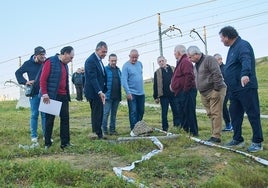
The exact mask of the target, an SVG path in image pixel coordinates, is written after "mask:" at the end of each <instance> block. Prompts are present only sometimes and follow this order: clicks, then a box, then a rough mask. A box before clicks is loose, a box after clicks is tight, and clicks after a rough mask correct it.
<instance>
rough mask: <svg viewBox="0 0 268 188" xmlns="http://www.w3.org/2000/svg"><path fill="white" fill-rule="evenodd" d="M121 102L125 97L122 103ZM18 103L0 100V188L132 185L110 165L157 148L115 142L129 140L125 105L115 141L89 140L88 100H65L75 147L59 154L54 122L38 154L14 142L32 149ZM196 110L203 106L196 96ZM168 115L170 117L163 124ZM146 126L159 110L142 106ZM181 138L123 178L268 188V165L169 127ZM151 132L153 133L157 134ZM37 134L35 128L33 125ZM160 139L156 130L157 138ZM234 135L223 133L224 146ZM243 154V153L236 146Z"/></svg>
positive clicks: (263, 100) (148, 87)
mask: <svg viewBox="0 0 268 188" xmlns="http://www.w3.org/2000/svg"><path fill="white" fill-rule="evenodd" d="M267 71H268V63H267V61H265V62H260V63H258V66H257V73H258V79H259V97H260V108H261V113H262V114H268V99H267V88H268V78H267V76H266V73H267ZM145 91H146V102H148V103H153V98H152V83H146V84H145ZM124 100H125V98H124ZM16 102H17V101H5V102H1V103H0V147H1V150H0V174H1V176H0V185H1V187H49V188H51V187H52V188H53V187H55V188H56V187H111V188H114V187H120V188H121V187H136V185H134V184H131V183H127V182H125V181H124V180H122V179H120V178H118V177H117V176H116V175H115V174H114V172H113V167H123V166H126V165H129V164H131V163H132V162H133V161H136V160H139V159H141V156H143V155H145V154H147V153H148V152H150V151H152V150H154V149H156V146H155V145H154V144H153V143H152V142H151V141H150V140H137V141H132V142H117V138H118V137H119V136H120V137H124V136H129V131H130V128H129V122H128V108H127V107H126V106H122V105H120V107H119V111H118V117H117V131H118V132H119V134H120V135H119V136H109V139H108V140H107V141H100V140H94V141H92V140H90V139H89V138H88V134H89V133H90V132H91V122H90V108H89V104H88V103H87V102H76V101H72V102H71V103H70V125H71V126H70V131H71V142H72V143H73V144H74V145H75V146H74V147H72V148H70V149H68V150H65V151H62V150H61V149H60V147H59V146H60V139H59V118H56V120H55V126H54V130H53V139H54V143H53V145H52V147H51V148H50V149H49V150H48V151H45V150H44V143H43V141H42V139H40V140H39V141H40V147H38V148H35V149H29V150H24V149H21V148H19V147H18V146H19V144H28V145H29V144H30V138H29V114H30V112H29V109H24V108H21V109H15V106H16ZM197 104H198V108H202V105H201V103H200V98H199V96H198V97H197ZM197 118H198V125H199V134H200V138H201V139H207V138H208V137H209V136H210V130H211V128H210V125H209V122H210V121H209V119H208V118H207V117H206V115H205V114H198V116H197ZM171 120H172V117H171V113H169V122H171ZM144 121H145V122H146V123H147V124H148V125H149V126H151V127H157V128H161V120H160V109H159V108H153V107H146V109H145V115H144ZM267 125H268V119H262V127H263V135H264V138H265V141H264V151H262V152H259V153H256V154H255V155H256V156H259V157H262V158H264V159H267V160H268V147H267V144H266V143H267V141H266V138H267V135H268V126H267ZM170 132H173V133H177V134H179V137H178V138H176V139H169V140H164V139H163V140H160V141H161V143H162V144H163V146H164V149H163V152H161V153H159V154H158V155H155V156H153V157H152V158H151V159H150V160H147V161H144V162H142V163H139V164H137V165H136V168H134V169H133V170H132V171H130V172H124V173H123V174H124V175H126V176H129V177H132V178H134V179H135V180H136V181H137V182H140V183H143V184H145V185H146V186H148V187H170V188H171V187H205V188H208V187H212V188H214V187H223V188H225V187H232V188H233V187H234V188H236V187H237V188H240V187H254V188H255V187H258V188H259V187H267V186H268V178H267V174H268V167H267V166H263V165H261V164H259V163H257V162H255V161H254V160H252V159H250V158H248V157H245V156H243V155H240V154H237V153H234V152H231V151H227V150H223V149H220V148H214V147H208V146H204V145H201V144H198V143H196V142H193V141H191V140H189V138H188V137H187V134H186V133H185V132H183V131H181V130H178V129H176V128H173V127H172V126H171V127H170ZM155 134H156V133H152V135H155ZM39 135H40V137H41V130H40V127H39ZM158 135H159V133H158ZM243 136H244V138H245V142H246V146H248V145H249V144H250V142H251V137H252V132H251V127H250V124H249V122H248V120H247V118H245V120H244V122H243ZM231 138H232V133H230V132H227V133H223V135H222V139H223V143H226V142H227V141H229V140H230V139H231ZM241 150H242V151H246V148H242V149H241Z"/></svg>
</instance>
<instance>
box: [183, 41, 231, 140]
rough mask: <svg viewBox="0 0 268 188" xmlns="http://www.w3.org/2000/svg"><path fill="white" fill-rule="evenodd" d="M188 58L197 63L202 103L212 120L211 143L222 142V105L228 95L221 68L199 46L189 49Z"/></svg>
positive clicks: (198, 84)
mask: <svg viewBox="0 0 268 188" xmlns="http://www.w3.org/2000/svg"><path fill="white" fill-rule="evenodd" d="M187 53H188V57H189V58H190V60H191V61H192V62H194V63H195V69H196V86H197V89H198V90H199V92H200V94H201V101H202V103H203V105H204V106H205V108H206V111H207V115H208V117H209V118H210V119H211V126H212V135H211V138H210V139H208V141H209V142H216V143H220V142H221V127H222V104H223V100H224V97H225V94H226V85H225V83H224V81H223V77H222V74H221V70H220V67H219V66H218V63H217V60H216V59H215V58H214V57H213V56H209V55H205V54H203V53H202V52H201V51H200V49H199V48H198V47H197V46H190V47H189V48H188V49H187Z"/></svg>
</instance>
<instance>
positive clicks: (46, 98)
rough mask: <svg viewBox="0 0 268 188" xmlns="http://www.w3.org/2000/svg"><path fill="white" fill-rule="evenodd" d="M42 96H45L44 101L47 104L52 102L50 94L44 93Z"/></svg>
mask: <svg viewBox="0 0 268 188" xmlns="http://www.w3.org/2000/svg"><path fill="white" fill-rule="evenodd" d="M42 98H43V103H45V104H49V103H50V99H49V96H48V94H44V95H42Z"/></svg>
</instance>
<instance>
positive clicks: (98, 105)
mask: <svg viewBox="0 0 268 188" xmlns="http://www.w3.org/2000/svg"><path fill="white" fill-rule="evenodd" d="M107 50H108V47H107V44H106V43H105V42H103V41H101V42H99V43H98V44H97V46H96V49H95V52H94V53H92V54H91V55H90V56H89V57H88V58H87V60H86V62H85V97H86V99H87V100H88V101H89V103H90V108H91V123H92V132H93V133H95V134H96V135H97V137H98V138H99V139H103V138H104V137H103V133H102V129H101V123H102V117H103V105H104V104H105V92H106V91H107V77H106V72H105V69H104V65H103V63H102V59H104V57H105V56H106V54H107Z"/></svg>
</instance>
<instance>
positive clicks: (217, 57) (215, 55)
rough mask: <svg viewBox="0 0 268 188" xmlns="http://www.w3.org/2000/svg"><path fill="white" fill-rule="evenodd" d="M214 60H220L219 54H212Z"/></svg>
mask: <svg viewBox="0 0 268 188" xmlns="http://www.w3.org/2000/svg"><path fill="white" fill-rule="evenodd" d="M213 56H214V57H215V58H216V59H222V57H221V54H214V55H213Z"/></svg>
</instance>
